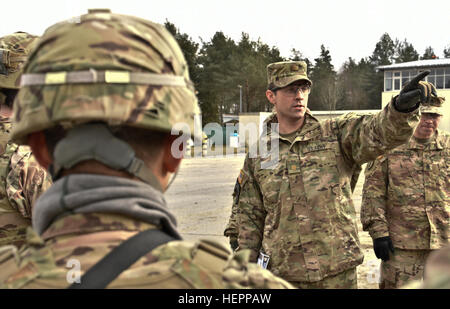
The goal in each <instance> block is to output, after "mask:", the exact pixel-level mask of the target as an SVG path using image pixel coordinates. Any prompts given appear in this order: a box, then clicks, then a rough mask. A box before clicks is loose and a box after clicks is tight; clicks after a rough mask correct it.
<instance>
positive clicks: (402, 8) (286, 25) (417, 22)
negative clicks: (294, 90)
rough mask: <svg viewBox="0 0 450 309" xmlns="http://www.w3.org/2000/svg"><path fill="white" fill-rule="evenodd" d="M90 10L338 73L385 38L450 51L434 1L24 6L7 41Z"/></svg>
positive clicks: (446, 15)
mask: <svg viewBox="0 0 450 309" xmlns="http://www.w3.org/2000/svg"><path fill="white" fill-rule="evenodd" d="M88 8H110V9H111V10H112V11H113V12H116V13H121V14H127V15H135V16H139V17H142V18H145V19H148V20H151V21H154V22H159V23H164V22H165V20H166V19H167V20H169V21H170V22H172V23H174V24H175V25H176V26H177V28H179V29H180V31H181V32H183V33H187V34H188V35H189V36H191V38H192V39H193V40H195V41H198V42H200V38H201V39H203V41H209V40H210V39H211V37H212V36H213V35H214V33H215V32H216V31H222V32H223V33H224V34H225V35H226V36H228V37H231V38H232V39H234V40H235V41H239V40H240V37H241V33H242V32H246V33H248V34H249V35H250V38H251V39H253V40H257V39H258V38H260V39H261V41H262V42H264V43H266V44H268V45H269V46H276V47H278V48H279V50H280V52H281V55H282V56H284V57H288V56H290V54H291V53H290V50H291V49H292V48H296V49H297V50H299V51H301V52H302V53H303V55H304V56H305V57H307V58H309V59H310V60H311V61H313V60H314V58H317V57H318V56H319V54H320V45H321V44H324V45H325V47H326V48H328V49H329V50H330V53H331V57H332V62H333V64H334V66H335V69H336V70H337V69H339V68H340V67H341V65H342V64H343V63H344V61H346V60H347V59H348V57H352V58H353V59H356V61H359V60H360V59H361V58H362V57H367V56H370V55H371V54H372V52H373V50H374V48H375V44H376V43H377V42H378V41H379V39H380V37H381V35H382V34H383V33H385V32H387V33H389V35H390V36H391V38H392V39H393V40H394V39H395V38H398V39H400V40H402V41H403V40H404V39H405V38H406V39H407V40H408V42H409V43H412V44H413V46H414V47H415V49H416V50H417V51H418V53H419V54H420V55H422V54H423V52H424V50H425V48H426V47H427V46H431V47H433V49H434V51H435V53H436V55H437V56H439V57H443V50H444V48H445V47H448V46H450V1H449V0H434V1H422V0H421V1H419V0H410V1H405V0H371V1H368V0H339V1H338V0H335V1H332V0H309V1H300V0H271V1H266V0H259V1H256V0H221V1H218V0H184V1H183V0H164V1H155V0H144V1H136V0H108V1H105V0H89V1H88V0H81V1H68V0H59V1H54V0H41V1H34V0H33V1H31V0H21V1H6V2H5V3H3V5H2V12H3V14H2V18H1V24H0V36H3V35H6V34H9V33H12V32H15V31H18V30H22V31H26V32H30V33H33V34H37V35H40V34H42V33H43V32H44V30H45V29H46V28H47V27H48V26H50V25H52V24H54V23H56V22H59V21H62V20H65V19H68V18H71V17H74V16H77V15H81V14H84V13H85V12H87V9H88Z"/></svg>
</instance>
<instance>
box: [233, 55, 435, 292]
mask: <svg viewBox="0 0 450 309" xmlns="http://www.w3.org/2000/svg"><path fill="white" fill-rule="evenodd" d="M428 73H429V72H424V73H421V74H419V75H418V76H416V77H415V78H414V79H413V80H412V82H411V83H410V85H409V86H408V87H405V88H403V89H402V91H401V93H400V95H399V96H396V97H394V98H393V100H392V102H390V103H389V104H388V105H387V106H386V107H385V108H384V109H383V110H382V111H381V112H379V113H377V114H375V115H357V114H355V113H349V114H346V115H343V116H341V117H339V118H336V119H332V120H326V121H323V122H319V121H318V120H317V119H316V118H314V117H313V116H312V115H311V113H310V112H309V111H307V101H308V95H309V90H310V87H311V85H312V83H311V81H310V80H309V78H308V76H307V68H306V63H305V62H303V61H294V62H291V61H289V62H279V63H273V64H270V65H268V67H267V76H268V90H267V91H266V96H267V98H268V100H269V101H270V102H271V103H272V104H274V106H275V108H276V114H274V115H272V116H271V117H270V118H269V119H268V124H269V125H270V124H272V123H273V124H278V126H279V129H278V130H277V129H276V126H274V127H275V128H274V129H272V126H270V127H268V128H267V130H266V132H264V133H263V134H262V137H261V138H262V139H263V140H262V143H260V145H268V146H266V147H265V148H267V149H272V148H273V149H276V148H277V147H276V142H277V141H278V145H279V146H278V149H279V152H278V159H277V160H274V159H273V155H270V152H269V155H267V153H266V154H264V155H256V156H254V157H252V154H251V153H250V151H249V153H248V154H247V156H246V159H245V162H244V167H243V169H242V177H241V179H240V181H239V182H238V183H239V187H240V190H239V191H240V194H239V197H238V199H239V205H238V207H237V212H238V214H237V216H238V218H237V225H238V227H239V235H238V246H239V247H238V248H237V251H238V252H239V251H240V250H243V249H250V250H251V261H257V259H258V257H261V260H264V261H267V257H264V255H266V256H269V261H268V266H267V267H268V269H270V270H271V271H272V272H273V273H274V274H275V275H278V276H280V277H282V278H284V279H286V280H287V281H289V282H290V283H292V284H293V285H294V286H297V287H299V288H356V287H357V280H356V266H357V265H359V264H361V263H362V261H363V254H362V251H361V248H360V243H359V239H358V232H357V225H356V220H357V218H356V213H355V209H354V206H353V202H352V199H351V193H352V190H351V182H352V180H351V179H352V177H353V175H354V173H355V170H357V169H358V168H360V166H361V165H362V164H363V163H365V162H369V161H372V160H374V159H375V158H376V157H377V156H379V155H381V154H383V153H385V152H386V151H387V150H389V149H392V148H395V147H396V146H398V145H400V144H403V143H405V142H406V141H407V140H408V139H409V138H410V137H411V135H412V133H413V131H414V127H415V125H416V124H417V123H418V120H419V111H418V107H419V105H420V101H424V102H426V101H429V100H430V98H431V96H432V93H431V92H430V91H429V85H428V83H426V82H422V81H420V80H421V79H422V78H423V77H425V76H426V75H427V74H428ZM419 81H420V82H419ZM274 152H276V151H274ZM261 154H263V153H261ZM275 155H276V153H275ZM275 157H276V156H275Z"/></svg>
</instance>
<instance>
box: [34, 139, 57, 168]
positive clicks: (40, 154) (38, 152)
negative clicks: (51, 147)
mask: <svg viewBox="0 0 450 309" xmlns="http://www.w3.org/2000/svg"><path fill="white" fill-rule="evenodd" d="M28 145H30V148H31V151H32V152H33V155H34V157H35V158H36V160H37V161H38V163H39V164H40V165H41V166H42V167H43V168H45V169H46V170H48V167H49V166H50V164H51V163H52V161H53V160H52V156H51V155H50V152H49V151H48V148H47V141H46V139H45V135H44V133H43V132H42V131H40V132H34V133H31V134H30V135H28Z"/></svg>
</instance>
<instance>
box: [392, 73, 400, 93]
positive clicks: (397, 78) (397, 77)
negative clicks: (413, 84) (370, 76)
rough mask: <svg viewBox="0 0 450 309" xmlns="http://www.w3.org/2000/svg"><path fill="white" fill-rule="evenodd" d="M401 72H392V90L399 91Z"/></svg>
mask: <svg viewBox="0 0 450 309" xmlns="http://www.w3.org/2000/svg"><path fill="white" fill-rule="evenodd" d="M400 77H401V72H394V78H393V82H394V90H400V81H401V78H400Z"/></svg>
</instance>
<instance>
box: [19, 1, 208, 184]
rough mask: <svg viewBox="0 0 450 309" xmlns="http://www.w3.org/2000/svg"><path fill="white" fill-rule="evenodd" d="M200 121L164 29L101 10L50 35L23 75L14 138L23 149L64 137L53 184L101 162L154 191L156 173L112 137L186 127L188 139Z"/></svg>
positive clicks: (57, 151)
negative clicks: (56, 133) (52, 132)
mask: <svg viewBox="0 0 450 309" xmlns="http://www.w3.org/2000/svg"><path fill="white" fill-rule="evenodd" d="M199 113H200V109H199V107H198V103H197V98H196V96H195V92H194V87H193V85H192V82H191V81H190V78H189V73H188V67H187V64H186V61H185V59H184V56H183V54H182V52H181V49H180V47H179V46H178V44H177V42H176V41H175V39H174V38H173V36H172V35H171V34H170V33H169V32H168V31H167V30H166V29H165V28H164V27H163V26H162V25H159V24H155V23H153V22H150V21H146V20H143V19H140V18H137V17H133V16H125V15H119V14H113V13H111V12H110V11H109V10H107V9H101V10H98V9H97V10H89V12H88V14H85V15H82V16H80V17H78V18H73V19H71V20H68V21H64V22H60V23H57V24H55V25H53V26H51V27H50V28H48V29H47V30H46V31H45V33H44V34H43V36H42V37H41V40H40V41H39V44H38V46H37V47H36V49H35V50H34V51H33V52H32V53H31V55H30V57H29V61H28V62H27V65H26V66H25V68H24V74H23V76H22V79H21V89H20V91H19V93H18V95H17V97H16V100H15V102H14V115H13V120H14V123H15V125H14V128H13V131H12V134H11V135H12V139H13V140H15V141H17V142H18V143H22V144H23V143H26V142H27V141H26V139H27V136H28V135H29V134H30V133H33V132H39V131H42V130H45V129H49V128H52V127H54V126H56V125H60V126H62V127H63V128H64V129H66V131H67V135H66V137H64V138H63V139H62V140H61V141H59V143H58V144H57V145H56V148H55V150H54V153H53V157H54V164H55V165H54V166H53V168H51V169H50V172H51V173H52V175H53V177H54V178H55V177H57V176H58V172H59V171H61V170H62V169H63V168H70V167H72V166H74V165H75V164H77V163H78V162H80V161H82V160H87V159H95V160H97V161H100V162H102V163H104V164H106V165H108V166H110V167H112V168H115V169H118V170H126V171H128V172H130V173H131V174H133V175H135V176H137V177H138V178H140V179H142V180H143V181H145V182H148V183H149V182H152V179H153V180H154V177H152V176H151V175H150V174H151V172H150V171H149V170H148V169H147V168H146V167H145V166H144V164H143V162H142V160H140V159H139V158H136V156H135V153H134V150H133V149H132V148H131V147H130V146H129V145H128V144H127V143H126V142H124V141H122V140H120V139H117V138H115V137H114V136H113V134H112V133H111V130H110V129H111V128H113V127H120V126H130V127H136V128H141V129H148V130H152V131H160V132H167V133H170V132H171V130H172V128H174V126H178V124H180V123H183V124H185V126H184V128H185V129H184V132H183V133H186V131H187V129H186V126H188V127H189V129H190V133H191V134H193V133H195V132H194V121H198V120H199V118H198V117H197V116H198V115H199ZM195 127H197V126H195ZM178 132H179V131H177V133H178ZM200 139H201V130H200ZM143 171H144V172H143ZM149 175H150V176H149Z"/></svg>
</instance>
